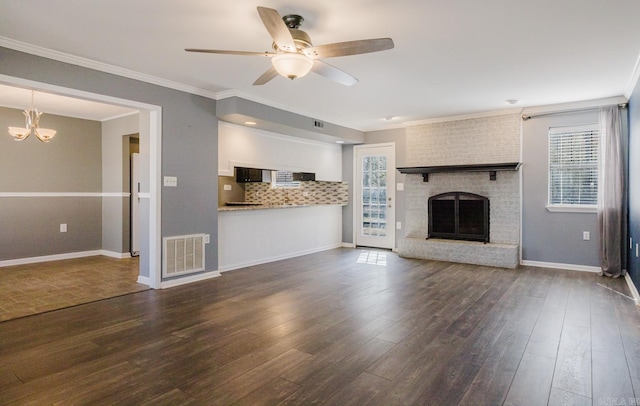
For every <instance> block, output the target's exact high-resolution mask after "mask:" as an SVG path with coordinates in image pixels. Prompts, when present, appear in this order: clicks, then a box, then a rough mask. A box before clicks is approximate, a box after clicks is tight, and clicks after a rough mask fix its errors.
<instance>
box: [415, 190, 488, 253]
mask: <svg viewBox="0 0 640 406" xmlns="http://www.w3.org/2000/svg"><path fill="white" fill-rule="evenodd" d="M428 238H445V239H450V240H467V241H481V242H484V243H488V242H489V199H488V198H487V197H484V196H480V195H476V194H474V193H465V192H447V193H441V194H439V195H435V196H431V197H430V198H429V237H428Z"/></svg>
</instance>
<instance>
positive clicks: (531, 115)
mask: <svg viewBox="0 0 640 406" xmlns="http://www.w3.org/2000/svg"><path fill="white" fill-rule="evenodd" d="M627 104H628V103H618V105H617V106H618V107H619V108H621V109H626V108H627ZM601 107H606V106H599V107H587V108H581V109H572V110H565V111H550V112H548V113H540V114H523V115H522V119H523V120H524V121H527V120H529V119H530V118H534V117H542V116H551V115H555V114H570V113H575V112H578V111H592V110H600V108H601Z"/></svg>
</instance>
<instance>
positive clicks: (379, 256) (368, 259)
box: [357, 250, 387, 266]
mask: <svg viewBox="0 0 640 406" xmlns="http://www.w3.org/2000/svg"><path fill="white" fill-rule="evenodd" d="M357 262H358V263H359V264H370V265H380V266H387V254H386V253H384V252H378V251H368V250H367V251H362V252H360V255H358V260H357Z"/></svg>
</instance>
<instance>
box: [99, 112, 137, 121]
mask: <svg viewBox="0 0 640 406" xmlns="http://www.w3.org/2000/svg"><path fill="white" fill-rule="evenodd" d="M135 114H140V112H139V111H132V112H130V113H124V114H118V115H117V116H113V117H107V118H103V119H102V120H100V122H102V123H104V122H105V121H111V120H115V119H118V118H123V117H129V116H133V115H135Z"/></svg>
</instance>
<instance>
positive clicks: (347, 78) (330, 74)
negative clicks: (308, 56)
mask: <svg viewBox="0 0 640 406" xmlns="http://www.w3.org/2000/svg"><path fill="white" fill-rule="evenodd" d="M311 70H312V71H314V72H315V73H317V74H318V75H320V76H324V77H325V78H327V79H330V80H333V81H334V82H337V83H340V84H341V85H345V86H353V85H355V84H356V83H358V79H356V78H355V77H353V76H351V75H349V74H348V73H347V72H345V71H342V70H340V69H338V68H336V67H335V66H331V65H329V64H328V63H326V62H322V61H319V60H315V61H313V67H312V68H311Z"/></svg>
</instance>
